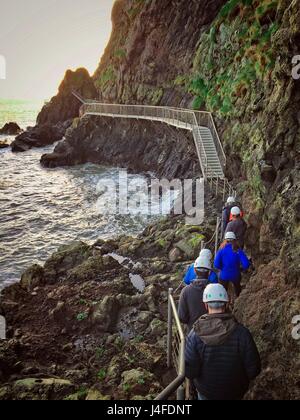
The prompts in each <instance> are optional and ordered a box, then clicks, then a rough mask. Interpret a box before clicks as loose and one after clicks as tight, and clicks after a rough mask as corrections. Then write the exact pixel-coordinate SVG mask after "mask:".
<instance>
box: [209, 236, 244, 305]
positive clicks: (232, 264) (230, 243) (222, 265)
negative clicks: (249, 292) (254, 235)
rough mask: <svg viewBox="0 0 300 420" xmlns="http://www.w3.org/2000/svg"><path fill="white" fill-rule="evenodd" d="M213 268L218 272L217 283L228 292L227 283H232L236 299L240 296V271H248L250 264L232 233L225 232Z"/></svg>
mask: <svg viewBox="0 0 300 420" xmlns="http://www.w3.org/2000/svg"><path fill="white" fill-rule="evenodd" d="M214 265H215V268H217V269H218V270H220V277H219V283H220V284H222V285H223V286H224V287H225V289H226V290H228V286H229V283H233V285H234V288H235V293H236V295H237V297H238V296H239V295H240V294H241V291H242V288H241V279H242V274H241V269H243V270H245V271H246V270H248V268H249V267H250V265H251V263H250V260H249V259H248V257H247V255H246V254H245V253H244V251H243V250H242V249H241V247H240V245H239V242H238V241H237V238H236V235H235V233H234V232H227V233H226V235H225V241H224V242H223V243H222V245H221V247H220V249H219V251H218V253H217V255H216V258H215V263H214Z"/></svg>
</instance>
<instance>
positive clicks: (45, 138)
mask: <svg viewBox="0 0 300 420" xmlns="http://www.w3.org/2000/svg"><path fill="white" fill-rule="evenodd" d="M71 123H72V121H66V122H65V123H61V124H56V125H50V124H42V125H37V126H36V127H33V128H29V129H28V130H27V131H25V132H24V133H22V134H20V135H19V136H17V137H16V139H15V140H14V141H13V142H12V143H11V149H12V151H13V152H26V151H27V150H29V149H32V148H33V147H44V146H48V145H50V144H53V143H55V142H57V141H58V140H61V139H62V138H63V136H64V134H65V131H66V129H67V128H68V127H69V126H70V124H71Z"/></svg>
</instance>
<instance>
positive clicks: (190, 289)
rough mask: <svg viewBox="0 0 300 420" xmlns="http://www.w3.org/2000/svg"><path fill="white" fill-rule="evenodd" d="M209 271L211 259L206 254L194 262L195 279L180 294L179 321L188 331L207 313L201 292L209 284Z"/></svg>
mask: <svg viewBox="0 0 300 420" xmlns="http://www.w3.org/2000/svg"><path fill="white" fill-rule="evenodd" d="M211 269H212V263H211V259H210V257H209V256H208V255H207V254H205V255H202V256H200V257H199V258H197V260H196V262H195V272H196V275H197V279H196V280H195V281H194V282H193V283H192V284H190V285H189V286H186V287H185V288H184V289H183V290H182V292H181V296H180V301H179V309H178V314H179V319H180V321H181V322H182V323H183V324H186V325H188V328H189V331H190V330H191V329H192V328H193V325H194V323H195V322H196V321H197V320H198V319H199V318H200V316H202V315H204V314H206V313H207V310H206V307H205V305H204V303H203V292H204V290H205V288H206V286H207V285H208V284H209V276H210V272H211Z"/></svg>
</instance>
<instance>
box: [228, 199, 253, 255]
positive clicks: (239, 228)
mask: <svg viewBox="0 0 300 420" xmlns="http://www.w3.org/2000/svg"><path fill="white" fill-rule="evenodd" d="M241 214H242V211H241V209H240V208H239V207H233V209H231V215H232V218H233V219H232V221H231V222H229V223H228V225H227V228H226V231H225V234H226V233H228V232H233V233H234V234H235V236H236V239H237V241H238V243H239V244H240V246H241V248H242V249H244V247H245V236H246V232H247V229H248V226H247V223H246V222H245V220H244V219H243V218H242V217H241Z"/></svg>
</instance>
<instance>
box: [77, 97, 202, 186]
mask: <svg viewBox="0 0 300 420" xmlns="http://www.w3.org/2000/svg"><path fill="white" fill-rule="evenodd" d="M85 114H89V115H97V114H101V115H121V116H124V117H127V118H144V119H147V118H148V119H152V120H157V121H162V122H166V123H168V124H170V125H174V126H176V127H180V128H185V129H188V130H191V131H192V132H193V136H194V140H195V145H196V150H197V154H198V158H199V163H200V166H201V170H202V173H203V176H204V178H206V175H207V171H208V159H207V154H206V151H205V149H204V146H203V140H202V136H201V131H200V127H199V125H198V122H197V118H196V115H195V113H194V112H193V111H192V110H183V109H175V108H169V107H161V106H160V107H155V106H145V105H123V104H121V105H116V104H103V103H100V102H92V101H91V102H85V103H83V105H82V106H81V108H80V116H83V115H85Z"/></svg>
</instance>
